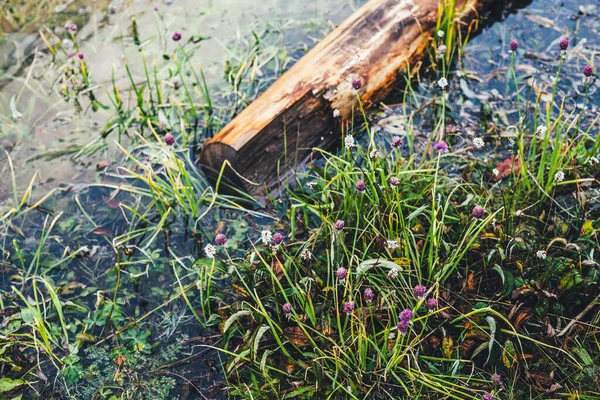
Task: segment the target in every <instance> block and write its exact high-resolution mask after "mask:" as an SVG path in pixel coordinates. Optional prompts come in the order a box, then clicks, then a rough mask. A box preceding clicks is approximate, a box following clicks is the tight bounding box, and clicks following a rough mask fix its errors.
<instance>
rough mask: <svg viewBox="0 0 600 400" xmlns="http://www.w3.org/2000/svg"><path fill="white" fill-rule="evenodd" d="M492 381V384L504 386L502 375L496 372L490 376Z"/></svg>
mask: <svg viewBox="0 0 600 400" xmlns="http://www.w3.org/2000/svg"><path fill="white" fill-rule="evenodd" d="M490 382H492V385H494V386H502V377H501V376H500V375H499V374H496V373H494V374H493V375H492V376H491V378H490Z"/></svg>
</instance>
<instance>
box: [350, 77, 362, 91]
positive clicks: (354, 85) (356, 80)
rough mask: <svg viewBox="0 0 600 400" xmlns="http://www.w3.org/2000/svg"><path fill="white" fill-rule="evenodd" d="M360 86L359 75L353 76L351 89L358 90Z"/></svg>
mask: <svg viewBox="0 0 600 400" xmlns="http://www.w3.org/2000/svg"><path fill="white" fill-rule="evenodd" d="M361 87H362V80H361V79H360V76H355V77H354V78H353V79H352V89H354V90H360V88H361Z"/></svg>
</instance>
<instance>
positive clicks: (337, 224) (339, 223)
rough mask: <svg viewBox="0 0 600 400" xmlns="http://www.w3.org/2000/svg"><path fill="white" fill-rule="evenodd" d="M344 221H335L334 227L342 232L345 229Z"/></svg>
mask: <svg viewBox="0 0 600 400" xmlns="http://www.w3.org/2000/svg"><path fill="white" fill-rule="evenodd" d="M344 225H345V223H344V221H342V220H341V219H338V220H337V221H335V224H334V225H333V227H334V228H335V230H336V231H341V230H342V229H344Z"/></svg>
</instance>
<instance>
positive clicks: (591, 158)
mask: <svg viewBox="0 0 600 400" xmlns="http://www.w3.org/2000/svg"><path fill="white" fill-rule="evenodd" d="M588 163H589V164H590V165H591V166H592V167H593V166H594V165H596V164H598V159H597V158H596V157H590V160H589V161H588Z"/></svg>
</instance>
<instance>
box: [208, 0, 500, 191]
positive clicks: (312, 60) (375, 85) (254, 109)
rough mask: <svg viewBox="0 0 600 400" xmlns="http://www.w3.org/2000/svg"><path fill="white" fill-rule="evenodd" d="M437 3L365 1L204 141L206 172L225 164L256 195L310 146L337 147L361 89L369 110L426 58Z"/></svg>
mask: <svg viewBox="0 0 600 400" xmlns="http://www.w3.org/2000/svg"><path fill="white" fill-rule="evenodd" d="M440 1H441V2H442V4H443V3H444V1H443V0H440ZM440 1H438V0H370V1H369V2H367V3H366V4H365V5H364V6H363V7H361V8H360V9H359V10H358V11H356V12H355V13H354V14H353V15H352V16H351V17H350V18H348V19H347V20H346V21H345V22H344V23H342V24H341V25H340V26H339V27H337V28H336V29H335V30H334V31H333V32H331V33H330V34H329V35H328V36H327V37H326V38H325V39H324V40H323V41H322V42H320V43H319V44H317V45H316V46H315V47H314V48H313V49H312V50H311V51H310V52H308V53H307V54H306V55H305V56H304V57H303V58H302V59H300V60H299V61H298V62H297V63H296V64H295V65H294V66H292V68H290V69H289V70H288V71H287V72H286V73H285V74H284V75H282V76H281V77H280V78H279V79H278V80H277V81H276V82H275V83H274V84H273V85H272V86H271V87H270V88H269V89H267V90H266V91H265V92H264V93H263V94H262V95H261V96H260V97H259V98H258V99H256V100H255V101H254V102H253V103H252V104H250V105H249V106H248V107H247V108H246V109H244V110H243V111H242V112H241V113H240V114H239V115H238V116H237V117H235V118H234V119H233V120H232V121H231V122H230V123H229V124H228V125H227V126H226V127H225V128H224V129H223V130H222V131H221V132H219V133H218V134H217V135H216V136H215V137H213V138H212V139H210V140H209V141H207V142H206V144H205V145H204V148H203V149H202V152H201V155H200V159H199V164H200V165H201V166H202V169H203V170H204V171H205V173H206V174H207V176H209V178H210V176H211V175H212V179H213V180H214V179H215V176H218V174H219V172H220V171H221V170H222V169H223V172H224V176H225V177H227V178H228V180H229V181H230V184H231V185H233V186H238V187H240V186H241V187H243V188H244V189H245V190H246V191H248V192H249V193H251V194H255V195H256V194H259V193H260V192H261V191H263V190H264V189H267V188H268V189H274V187H275V186H276V185H277V183H278V182H280V181H281V176H282V175H285V174H286V173H288V172H289V171H290V170H291V169H292V168H294V167H296V166H299V165H303V164H304V163H305V162H306V161H307V160H308V159H309V158H310V156H311V152H312V149H313V148H315V147H319V148H322V149H330V148H332V147H334V146H335V145H338V144H339V143H340V142H341V137H340V133H341V126H342V123H343V122H344V121H349V120H350V119H351V118H352V117H353V115H354V114H356V111H357V109H356V108H357V107H356V106H357V97H356V95H357V94H358V95H359V96H360V99H361V102H362V104H363V106H364V108H365V109H368V108H369V107H371V106H372V105H373V104H375V103H377V102H378V101H380V100H381V99H382V98H383V97H384V96H385V95H386V94H388V93H389V91H390V90H391V88H392V86H393V84H394V83H395V82H396V78H397V76H398V75H399V74H401V73H403V72H406V71H407V68H408V67H409V66H414V65H415V64H416V63H417V62H418V61H420V60H421V59H422V58H423V56H424V55H425V53H426V47H427V46H430V45H431V37H432V35H434V33H435V32H434V31H435V29H436V26H437V20H438V13H439V10H441V9H442V8H443V7H442V6H440ZM447 3H450V2H447ZM493 3H496V5H497V3H498V1H495V0H456V14H455V18H458V19H460V20H461V21H463V22H465V23H466V24H468V23H469V22H470V21H473V20H474V19H475V18H477V17H478V16H479V15H480V13H481V12H482V11H484V10H486V9H488V8H489V7H491V6H492V5H493ZM359 86H360V88H358V87H359ZM356 88H358V90H357V89H356ZM224 163H226V164H225V166H224V165H223V164H224ZM221 185H223V182H222V181H221ZM220 189H222V187H220Z"/></svg>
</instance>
